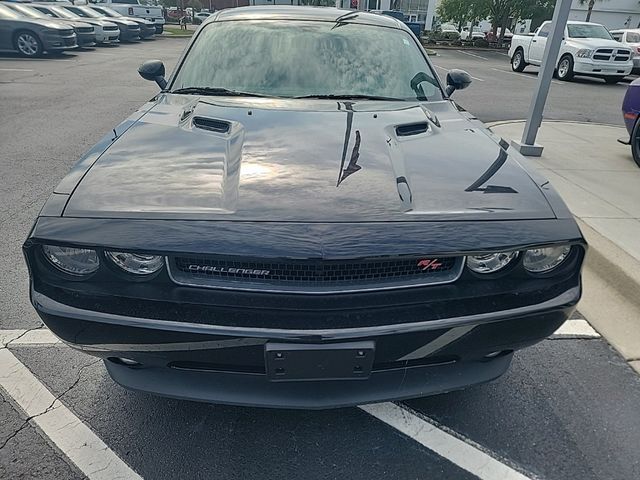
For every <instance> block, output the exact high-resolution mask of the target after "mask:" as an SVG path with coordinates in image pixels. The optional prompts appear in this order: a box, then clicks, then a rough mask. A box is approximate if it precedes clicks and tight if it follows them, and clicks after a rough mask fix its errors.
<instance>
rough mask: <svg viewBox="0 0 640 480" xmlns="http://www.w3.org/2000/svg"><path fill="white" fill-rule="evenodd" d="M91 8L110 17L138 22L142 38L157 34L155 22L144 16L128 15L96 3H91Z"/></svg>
mask: <svg viewBox="0 0 640 480" xmlns="http://www.w3.org/2000/svg"><path fill="white" fill-rule="evenodd" d="M90 8H91V9H92V10H94V11H96V12H98V13H99V14H101V15H104V16H105V17H108V18H117V19H122V20H128V21H132V22H135V23H137V24H138V26H139V27H140V38H142V39H147V38H151V37H153V36H154V35H155V34H156V26H155V24H154V23H153V22H150V21H149V20H145V19H144V18H136V17H126V16H124V15H122V14H120V13H119V12H116V11H115V10H113V9H112V8H109V7H102V6H100V7H98V6H95V5H91V7H90Z"/></svg>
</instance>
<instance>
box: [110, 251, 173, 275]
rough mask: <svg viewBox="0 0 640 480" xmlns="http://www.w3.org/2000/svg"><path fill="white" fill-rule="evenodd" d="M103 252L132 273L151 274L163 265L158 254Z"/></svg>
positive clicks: (161, 258)
mask: <svg viewBox="0 0 640 480" xmlns="http://www.w3.org/2000/svg"><path fill="white" fill-rule="evenodd" d="M104 253H105V255H106V256H107V258H109V260H111V261H112V262H113V263H114V264H115V265H117V266H118V267H120V268H121V269H122V270H124V271H125V272H127V273H132V274H134V275H151V274H153V273H156V272H157V271H159V270H160V269H161V268H162V267H163V266H164V258H163V257H162V256H160V255H148V254H145V253H127V252H109V251H106V252H104Z"/></svg>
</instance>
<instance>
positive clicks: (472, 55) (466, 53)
mask: <svg viewBox="0 0 640 480" xmlns="http://www.w3.org/2000/svg"><path fill="white" fill-rule="evenodd" d="M456 52H459V53H464V54H465V55H469V56H470V57H476V58H480V59H482V60H489V59H488V58H486V57H481V56H480V55H476V54H475V53H471V52H465V51H463V50H456Z"/></svg>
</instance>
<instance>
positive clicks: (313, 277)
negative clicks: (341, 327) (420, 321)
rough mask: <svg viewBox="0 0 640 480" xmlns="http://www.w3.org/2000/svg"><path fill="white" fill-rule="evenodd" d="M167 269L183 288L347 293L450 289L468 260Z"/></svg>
mask: <svg viewBox="0 0 640 480" xmlns="http://www.w3.org/2000/svg"><path fill="white" fill-rule="evenodd" d="M421 262H422V263H421ZM419 264H420V265H419ZM167 265H168V268H169V275H170V276H171V279H172V280H173V281H174V282H175V283H177V284H180V285H190V286H196V287H206V288H222V289H233V290H257V291H269V292H283V293H284V292H290V293H345V292H356V291H372V290H386V289H394V288H405V287H412V286H422V285H434V284H443V283H450V282H453V281H455V280H457V279H458V278H459V277H460V275H461V273H462V268H463V266H464V257H444V256H443V257H434V256H415V255H410V256H396V257H372V258H363V259H346V260H322V259H311V260H307V259H305V260H291V259H264V258H260V259H258V258H244V257H226V256H213V255H212V256H200V255H198V256H189V255H183V256H175V257H168V258H167Z"/></svg>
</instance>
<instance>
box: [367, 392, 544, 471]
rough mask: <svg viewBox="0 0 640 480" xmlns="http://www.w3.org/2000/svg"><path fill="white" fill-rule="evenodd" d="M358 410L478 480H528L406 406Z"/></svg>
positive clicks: (380, 406)
mask: <svg viewBox="0 0 640 480" xmlns="http://www.w3.org/2000/svg"><path fill="white" fill-rule="evenodd" d="M359 408H361V409H362V410H364V411H365V412H367V413H368V414H369V415H373V416H374V417H375V418H377V419H378V420H380V421H382V422H384V423H386V424H387V425H389V426H391V427H393V428H395V429H396V430H399V431H400V432H402V433H404V434H405V435H406V436H408V437H409V438H411V439H412V440H415V441H416V442H418V443H420V444H421V445H423V446H424V447H426V448H428V449H429V450H432V451H433V452H435V453H436V454H438V455H440V456H441V457H443V458H446V459H447V460H449V461H450V462H453V463H454V464H456V465H457V466H458V467H460V468H462V469H464V470H466V471H467V472H469V473H471V474H473V475H475V476H476V477H478V478H480V479H482V480H531V479H530V477H528V476H526V475H524V474H522V473H520V472H518V471H517V470H515V469H514V468H512V467H510V466H509V465H507V464H505V463H502V461H500V460H498V459H496V458H495V457H493V456H491V455H490V454H489V453H487V452H486V451H485V450H484V449H482V447H480V446H479V445H477V444H475V443H474V442H472V441H471V440H469V439H467V438H464V437H462V436H461V435H459V434H454V433H453V432H451V433H449V432H447V431H445V430H444V429H443V428H441V427H439V426H437V425H436V424H435V423H434V422H433V420H431V419H429V418H427V417H425V416H423V415H420V414H419V413H417V412H415V411H413V410H411V409H410V408H408V407H406V406H404V405H403V406H400V405H397V404H395V403H391V402H385V403H376V404H373V405H362V406H360V407H359Z"/></svg>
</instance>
